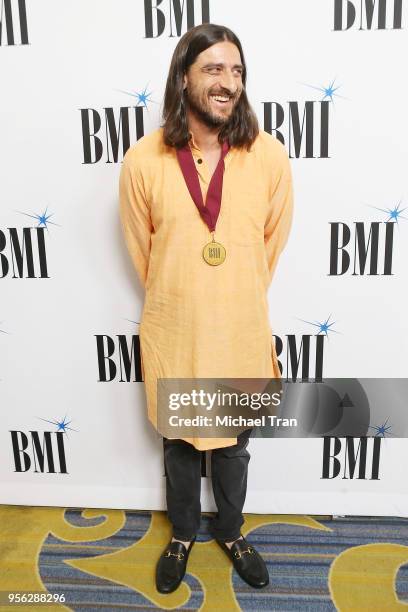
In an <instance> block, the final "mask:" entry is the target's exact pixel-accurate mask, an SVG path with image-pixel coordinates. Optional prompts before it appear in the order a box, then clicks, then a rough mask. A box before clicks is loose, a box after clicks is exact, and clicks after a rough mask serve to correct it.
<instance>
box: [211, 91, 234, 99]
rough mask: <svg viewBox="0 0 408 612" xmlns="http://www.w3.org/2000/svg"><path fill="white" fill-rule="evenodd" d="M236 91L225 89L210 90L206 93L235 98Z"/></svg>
mask: <svg viewBox="0 0 408 612" xmlns="http://www.w3.org/2000/svg"><path fill="white" fill-rule="evenodd" d="M238 93H239V92H237V93H235V94H233V93H231V92H230V91H226V90H225V89H224V90H223V91H210V93H209V94H208V95H210V96H222V97H223V98H227V97H228V98H231V99H233V98H237V97H238Z"/></svg>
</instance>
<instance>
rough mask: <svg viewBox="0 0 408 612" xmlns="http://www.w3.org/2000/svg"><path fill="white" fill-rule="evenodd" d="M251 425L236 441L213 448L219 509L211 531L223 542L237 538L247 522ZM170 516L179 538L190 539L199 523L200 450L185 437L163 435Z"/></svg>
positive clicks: (212, 462)
mask: <svg viewBox="0 0 408 612" xmlns="http://www.w3.org/2000/svg"><path fill="white" fill-rule="evenodd" d="M251 431H252V430H251V429H248V430H246V431H244V432H242V433H241V434H240V435H239V436H238V438H237V444H235V445H234V446H226V447H225V448H216V449H213V450H212V451H211V476H212V487H213V492H214V499H215V503H216V505H217V509H218V513H217V515H216V516H215V518H214V519H213V521H212V535H213V537H214V538H216V539H218V540H221V541H223V542H228V541H231V540H236V539H238V538H239V536H240V527H241V525H242V524H243V522H244V517H243V516H242V509H243V507H244V502H245V497H246V490H247V476H248V463H249V459H250V454H249V452H248V451H247V446H248V442H249V436H250V435H251ZM163 451H164V468H165V475H166V501H167V516H168V518H169V520H170V522H171V524H172V526H173V536H174V537H175V538H176V539H177V540H183V541H190V540H191V539H192V538H193V537H194V536H195V535H196V533H197V531H198V529H199V527H200V517H201V503H200V494H201V453H202V451H199V450H197V449H196V448H194V446H192V444H189V443H188V442H185V441H184V440H178V439H177V440H171V439H168V438H163Z"/></svg>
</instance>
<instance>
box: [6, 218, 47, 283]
mask: <svg viewBox="0 0 408 612" xmlns="http://www.w3.org/2000/svg"><path fill="white" fill-rule="evenodd" d="M47 210H48V207H47V208H46V209H45V211H44V212H43V213H40V214H35V215H32V214H30V213H26V212H22V211H17V212H20V213H21V214H22V215H26V216H27V217H32V218H33V219H36V220H37V221H38V225H37V226H36V227H23V228H17V227H8V228H7V230H4V231H3V230H0V278H5V277H6V276H8V275H10V276H11V278H50V277H49V276H48V267H47V251H46V244H45V230H47V232H48V231H49V229H48V225H58V223H54V222H53V221H50V217H52V215H53V214H54V213H52V214H50V215H49V214H47Z"/></svg>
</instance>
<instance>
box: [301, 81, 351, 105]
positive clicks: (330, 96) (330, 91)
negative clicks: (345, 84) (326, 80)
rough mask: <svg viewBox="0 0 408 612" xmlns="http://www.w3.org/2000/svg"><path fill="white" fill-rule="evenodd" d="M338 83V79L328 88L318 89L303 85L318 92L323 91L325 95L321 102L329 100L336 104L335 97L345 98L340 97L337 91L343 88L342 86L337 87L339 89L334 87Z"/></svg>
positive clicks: (313, 86)
mask: <svg viewBox="0 0 408 612" xmlns="http://www.w3.org/2000/svg"><path fill="white" fill-rule="evenodd" d="M335 82H336V79H333V81H332V82H331V83H330V84H329V85H327V87H316V86H315V85H309V84H308V83H302V85H306V87H311V88H312V89H317V91H321V92H322V93H323V97H322V99H321V102H323V100H326V98H327V99H329V100H330V102H333V104H334V100H333V97H334V96H335V97H337V98H343V99H346V98H344V96H340V95H339V94H338V93H336V92H337V90H338V89H339V88H340V87H341V85H337V87H335V86H334V84H335Z"/></svg>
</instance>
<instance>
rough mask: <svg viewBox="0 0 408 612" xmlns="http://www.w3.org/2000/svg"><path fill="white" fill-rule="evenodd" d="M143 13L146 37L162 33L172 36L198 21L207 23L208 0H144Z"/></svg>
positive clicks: (208, 16)
mask: <svg viewBox="0 0 408 612" xmlns="http://www.w3.org/2000/svg"><path fill="white" fill-rule="evenodd" d="M144 14H145V34H146V38H158V37H159V36H162V35H163V34H164V35H167V36H169V37H170V38H173V37H175V36H181V34H182V33H183V32H185V31H187V30H190V29H191V28H193V27H194V26H196V25H199V24H200V23H209V22H210V1H209V0H155V1H154V0H144ZM198 20H199V21H198Z"/></svg>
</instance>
